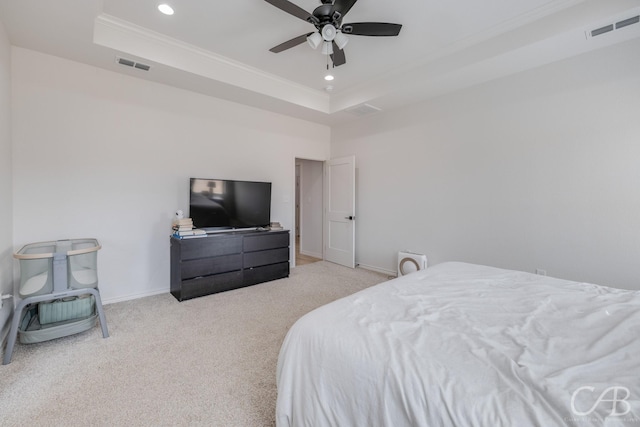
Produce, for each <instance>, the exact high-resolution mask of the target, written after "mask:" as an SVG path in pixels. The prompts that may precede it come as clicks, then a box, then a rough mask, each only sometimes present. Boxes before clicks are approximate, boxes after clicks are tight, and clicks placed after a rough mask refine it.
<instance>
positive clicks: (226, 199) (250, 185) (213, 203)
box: [189, 178, 271, 231]
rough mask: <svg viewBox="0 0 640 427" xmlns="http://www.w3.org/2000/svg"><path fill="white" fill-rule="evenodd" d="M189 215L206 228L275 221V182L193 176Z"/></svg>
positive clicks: (222, 228) (255, 224) (199, 226)
mask: <svg viewBox="0 0 640 427" xmlns="http://www.w3.org/2000/svg"><path fill="white" fill-rule="evenodd" d="M189 189H190V191H189V216H190V217H191V219H192V220H193V226H194V227H196V228H202V229H205V230H206V231H219V230H234V229H239V228H258V227H265V226H268V225H269V224H270V221H271V183H270V182H255V181H234V180H229V179H203V178H191V182H190V187H189Z"/></svg>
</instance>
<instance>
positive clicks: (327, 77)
mask: <svg viewBox="0 0 640 427" xmlns="http://www.w3.org/2000/svg"><path fill="white" fill-rule="evenodd" d="M324 79H325V80H326V81H328V82H330V81H331V80H333V76H332V75H331V74H327V75H326V76H324Z"/></svg>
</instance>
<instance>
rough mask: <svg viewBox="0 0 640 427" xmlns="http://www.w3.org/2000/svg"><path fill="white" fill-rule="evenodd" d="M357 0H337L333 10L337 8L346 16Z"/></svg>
mask: <svg viewBox="0 0 640 427" xmlns="http://www.w3.org/2000/svg"><path fill="white" fill-rule="evenodd" d="M357 1H358V0H336V1H335V2H334V3H333V10H337V11H338V12H340V13H341V14H342V16H344V15H346V14H347V12H349V10H351V8H352V7H353V5H354V4H355V3H356V2H357Z"/></svg>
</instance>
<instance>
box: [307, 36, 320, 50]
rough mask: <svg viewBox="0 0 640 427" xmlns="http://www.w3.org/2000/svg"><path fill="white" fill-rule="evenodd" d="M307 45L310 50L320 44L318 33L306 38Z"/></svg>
mask: <svg viewBox="0 0 640 427" xmlns="http://www.w3.org/2000/svg"><path fill="white" fill-rule="evenodd" d="M307 43H309V46H311V48H312V49H317V48H318V46H320V43H322V36H321V35H320V33H313V34H311V35H310V36H309V37H307Z"/></svg>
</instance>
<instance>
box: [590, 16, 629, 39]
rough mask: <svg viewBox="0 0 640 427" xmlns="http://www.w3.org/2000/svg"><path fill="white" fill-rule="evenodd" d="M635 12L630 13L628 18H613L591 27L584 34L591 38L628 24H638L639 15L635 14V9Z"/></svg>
mask: <svg viewBox="0 0 640 427" xmlns="http://www.w3.org/2000/svg"><path fill="white" fill-rule="evenodd" d="M635 13H636V14H634V15H632V16H631V17H629V18H625V19H620V20H617V19H613V20H612V21H613V22H610V23H607V24H605V25H600V26H598V27H597V28H593V29H591V30H588V31H586V36H587V38H588V39H589V38H592V37H597V36H600V35H603V34H607V33H611V32H615V31H617V30H619V29H621V28H625V27H628V26H629V25H634V24H638V23H640V15H637V13H638V12H637V10H636V12H635Z"/></svg>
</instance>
